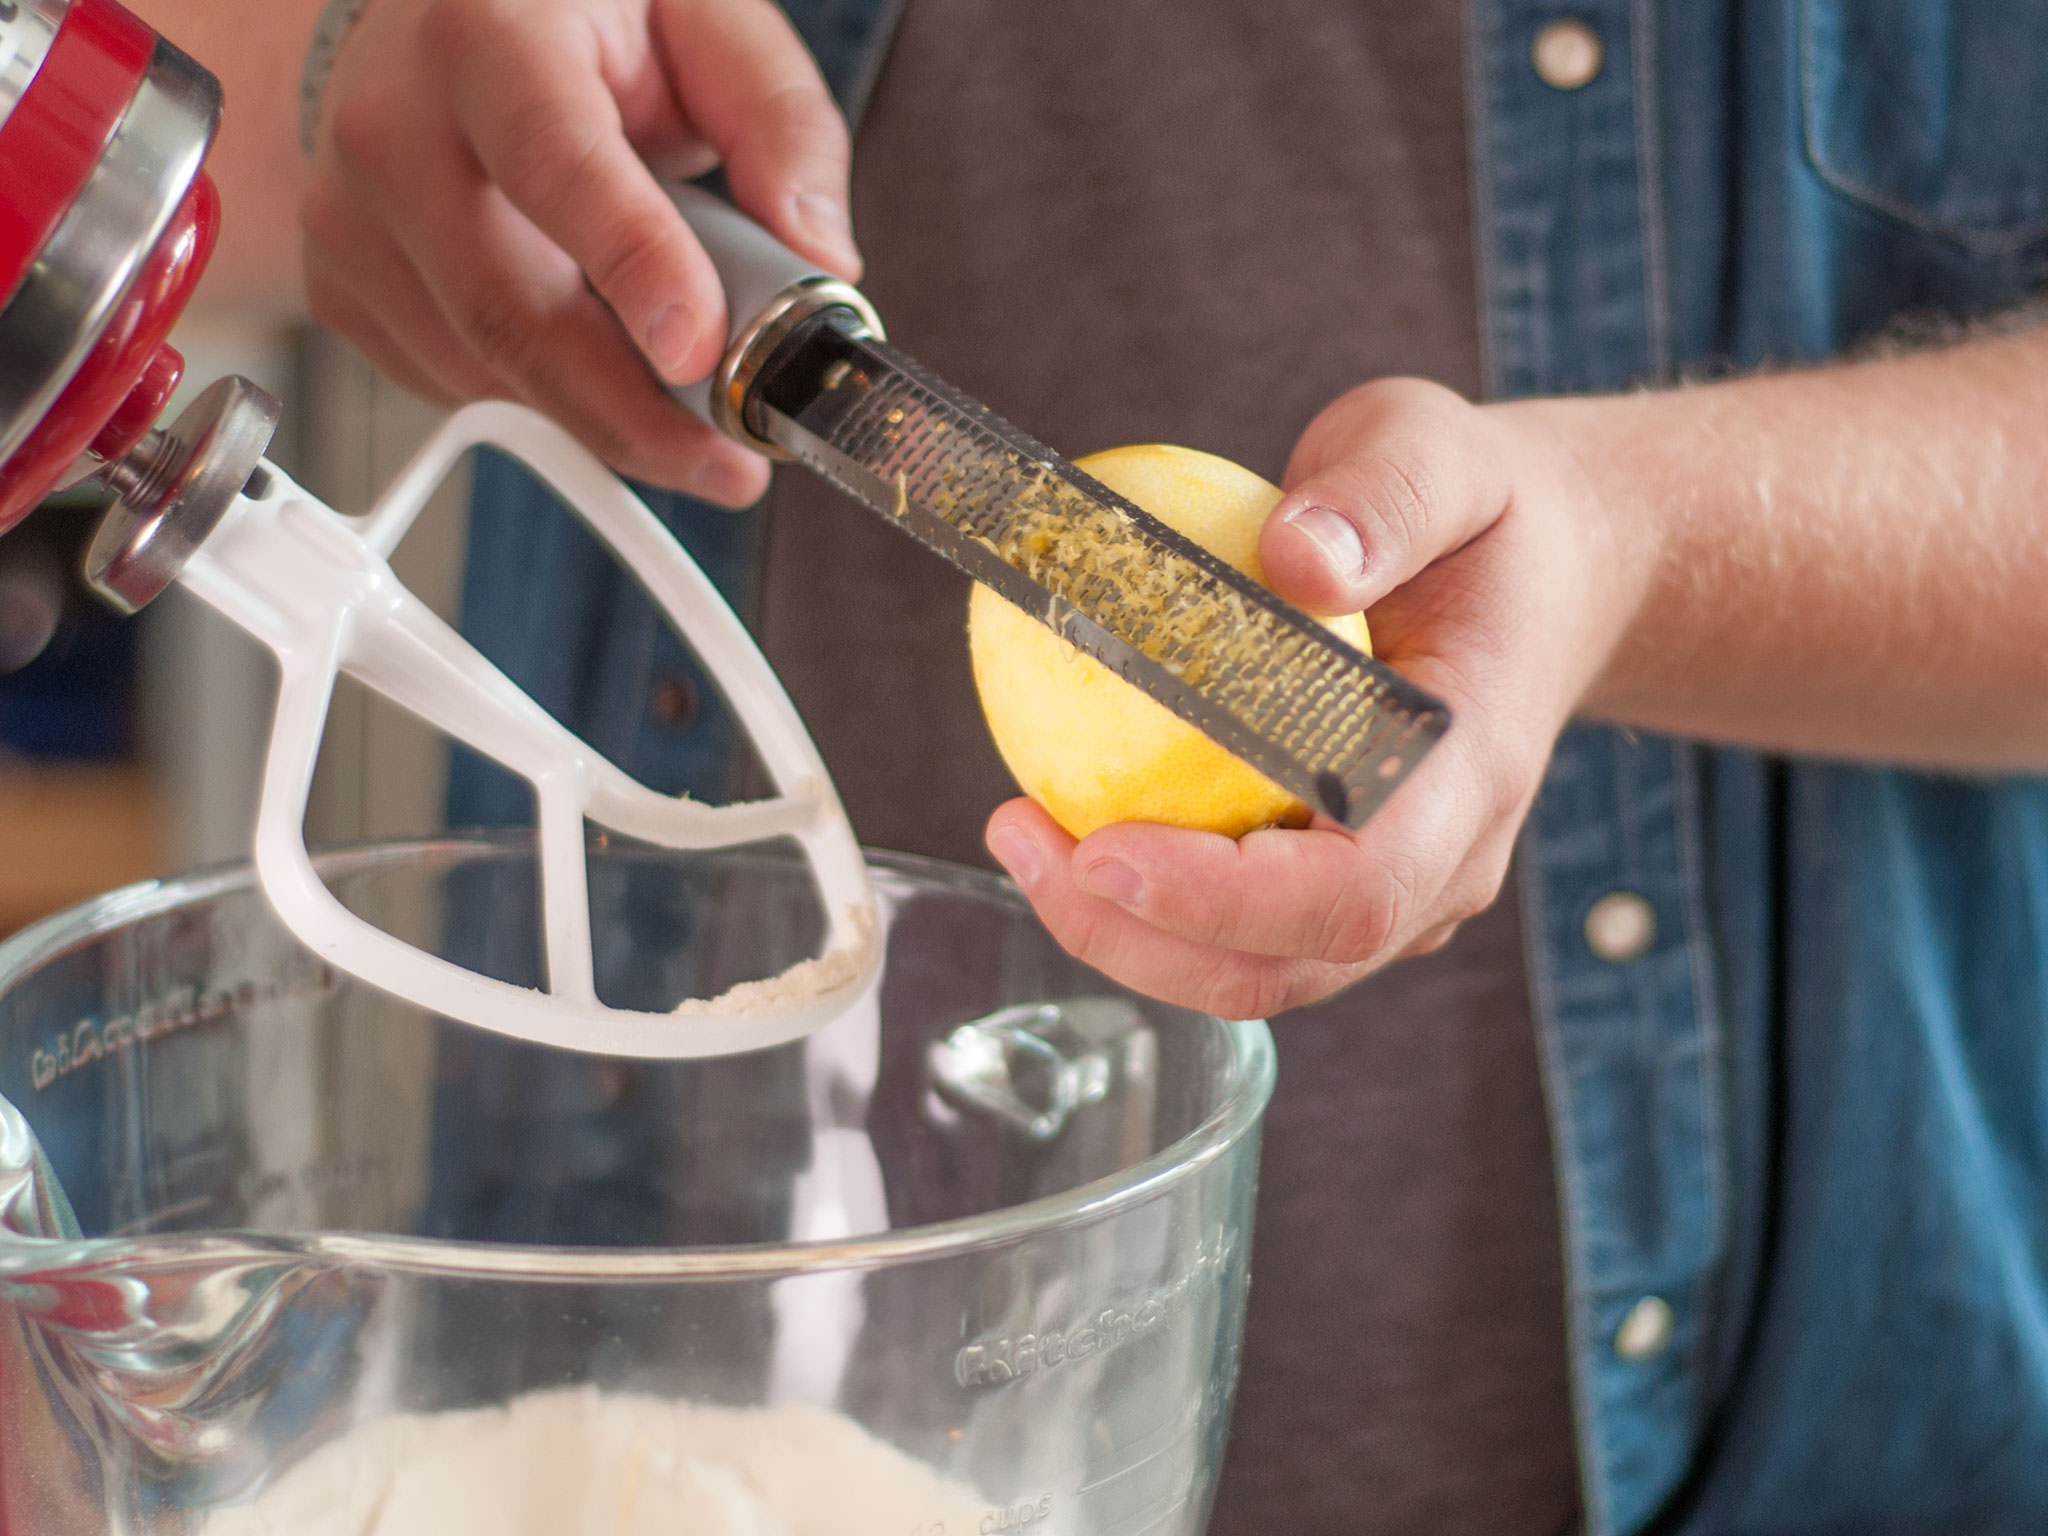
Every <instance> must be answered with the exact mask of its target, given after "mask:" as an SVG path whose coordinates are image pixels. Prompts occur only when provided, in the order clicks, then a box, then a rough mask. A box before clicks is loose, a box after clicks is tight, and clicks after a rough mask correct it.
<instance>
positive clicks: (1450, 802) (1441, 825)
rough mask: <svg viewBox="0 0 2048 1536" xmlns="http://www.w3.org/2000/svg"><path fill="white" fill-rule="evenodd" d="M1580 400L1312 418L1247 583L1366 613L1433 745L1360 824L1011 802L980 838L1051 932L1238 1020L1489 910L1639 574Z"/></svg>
mask: <svg viewBox="0 0 2048 1536" xmlns="http://www.w3.org/2000/svg"><path fill="white" fill-rule="evenodd" d="M1578 404H1580V403H1577V402H1570V403H1561V405H1560V407H1559V408H1558V409H1556V410H1552V409H1548V408H1546V406H1544V405H1531V406H1509V407H1493V408H1486V409H1481V408H1477V407H1474V406H1472V405H1469V404H1467V403H1466V402H1465V401H1463V400H1462V399H1460V398H1459V397H1458V396H1456V395H1454V394H1452V393H1451V392H1449V391H1448V390H1444V389H1441V388H1439V387H1437V386H1435V385H1430V384H1425V383H1420V382H1418V381H1414V380H1400V379H1396V380H1386V381H1382V382H1380V383H1376V384H1370V385H1367V386H1365V387H1363V388H1361V389H1357V390H1354V391H1352V392H1351V393H1350V394H1348V395H1346V396H1344V397H1343V398H1342V399H1340V400H1338V401H1337V402H1336V403H1335V404H1334V405H1332V406H1331V407H1330V408H1329V409H1327V410H1326V411H1324V412H1323V414H1322V415H1321V416H1320V417H1319V418H1317V420H1316V421H1315V422H1314V423H1313V424H1312V425H1311V426H1310V428H1309V430H1308V431H1307V433H1306V434H1305V435H1304V436H1303V437H1302V439H1301V442H1300V443H1299V444H1298V445H1297V447H1296V449H1295V452H1294V456H1293V460H1292V462H1291V463H1290V464H1289V466H1288V470H1287V475H1286V480H1285V484H1286V487H1287V495H1286V496H1285V497H1284V498H1283V499H1282V500H1281V502H1280V503H1279V505H1278V506H1276V507H1275V508H1274V510H1273V514H1272V516H1271V518H1270V519H1269V520H1268V522H1267V524H1266V527H1265V530H1264V533H1263V535H1262V537H1261V540H1260V546H1259V554H1260V559H1261V561H1262V562H1263V564H1264V566H1265V569H1266V576H1267V579H1268V581H1269V582H1270V583H1271V584H1272V586H1273V589H1274V590H1275V591H1276V592H1278V593H1280V594H1281V595H1282V596H1284V597H1286V598H1288V599H1289V600H1291V601H1293V602H1295V603H1297V604H1299V605H1300V606H1302V607H1304V608H1306V609H1308V610H1310V611H1311V612H1317V613H1341V612H1349V611H1352V610H1355V609H1358V608H1361V607H1363V608H1367V609H1368V610H1369V617H1370V621H1371V625H1372V636H1373V648H1374V650H1375V652H1376V653H1377V654H1378V655H1379V656H1380V657H1381V658H1382V659H1383V660H1385V661H1386V662H1388V663H1389V664H1390V665H1392V666H1393V667H1394V668H1395V669H1396V670H1398V671H1400V672H1402V673H1403V674H1405V675H1406V676H1408V677H1410V678H1412V679H1413V680H1414V681H1415V682H1417V683H1419V684H1420V685H1422V686H1423V687H1424V688H1427V689H1429V690H1430V691H1431V692H1433V693H1435V694H1436V695H1438V696H1439V697H1440V698H1442V699H1444V700H1445V701H1446V702H1447V703H1448V704H1449V705H1450V707H1451V711H1452V714H1453V717H1454V718H1453V724H1452V726H1451V729H1450V731H1449V732H1448V734H1447V735H1446V736H1445V737H1444V739H1443V740H1442V741H1441V742H1440V743H1439V744H1438V746H1437V747H1436V749H1435V750H1434V751H1433V752H1432V753H1431V754H1430V755H1429V756H1428V757H1427V758H1426V759H1425V760H1424V761H1423V763H1422V765H1421V766H1420V767H1419V768H1418V769H1417V770H1416V771H1415V773H1414V774H1413V775H1412V776H1411V777H1410V779H1409V780H1408V781H1407V782H1406V783H1404V784H1403V785H1402V786H1401V787H1400V788H1399V789H1398V790H1396V791H1395V793H1394V795H1393V796H1392V798H1391V799H1390V800H1389V801H1388V802H1387V804H1386V805H1385V806H1383V807H1382V808H1381V809H1380V810H1379V812H1378V813H1377V814H1376V815H1375V816H1374V817H1373V818H1372V820H1371V821H1369V822H1368V823H1367V824H1366V826H1365V827H1364V828H1362V829H1361V830H1359V831H1357V832H1347V831H1345V830H1344V829H1343V828H1342V827H1341V826H1339V825H1338V824H1336V823H1335V822H1331V821H1328V820H1325V819H1322V818H1318V820H1317V821H1316V822H1315V823H1314V824H1313V825H1312V826H1310V827H1309V828H1307V829H1305V830H1299V831H1288V830H1281V829H1274V830H1270V831H1261V832H1253V833H1251V834H1250V835H1248V836H1246V837H1244V838H1242V839H1240V840H1237V841H1232V840H1231V839H1229V838H1225V837H1220V836H1217V835H1215V834H1213V833H1205V832H1194V831H1188V830H1185V829H1182V828H1174V827H1163V826H1157V825H1149V824H1144V823H1138V822H1122V823H1118V824H1116V825H1114V826H1109V827H1105V828H1103V829H1101V830H1100V831H1097V832H1095V833H1093V834H1091V835H1090V836H1089V837H1087V838H1085V839H1083V840H1082V841H1080V842H1079V843H1076V842H1075V840H1074V839H1073V838H1071V837H1069V836H1068V835H1067V834H1066V833H1065V832H1063V831H1061V830H1060V828H1059V827H1058V826H1057V825H1056V824H1055V823H1054V822H1053V820H1052V818H1051V817H1049V816H1048V815H1046V813H1045V812H1044V811H1043V810H1041V809H1040V808H1039V807H1038V806H1036V805H1035V804H1033V803H1032V802H1030V801H1028V800H1013V801H1011V802H1009V803H1008V804H1006V805H1004V806H1002V807H1001V808H1000V809H998V810H997V811H996V813H995V815H994V816H993V817H992V818H991V820H990V822H989V828H988V844H989V849H990V851H991V852H992V853H993V854H994V855H995V856H996V858H997V859H998V861H1000V862H1001V863H1002V864H1003V866H1004V867H1005V868H1006V869H1008V870H1009V871H1010V873H1011V875H1012V876H1013V877H1014V878H1015V879H1016V880H1017V882H1018V884H1019V885H1020V886H1022V888H1023V889H1024V891H1025V892H1026V894H1027V895H1028V896H1029V897H1030V899H1031V902H1032V905H1033V906H1034V907H1035V908H1036V909H1037V911H1038V914H1039V916H1040V917H1041V918H1042V919H1043V920H1044V922H1045V924H1046V926H1047V927H1048V928H1049V929H1050V930H1051V931H1052V933H1053V935H1054V937H1056V938H1057V939H1058V940H1059V941H1060V942H1061V943H1062V944H1063V945H1064V946H1065V947H1066V948H1067V949H1068V950H1070V951H1071V952H1072V953H1073V954H1075V955H1077V956H1078V957H1080V958H1081V959H1083V960H1085V961H1087V962H1088V963H1089V964H1091V965H1093V966H1095V967H1096V968H1097V969H1099V970H1101V971H1104V972H1106V973H1107V974H1108V975H1110V976H1111V977H1114V978H1115V979H1116V980H1118V981H1121V982H1123V983H1125V984H1127V985H1129V986H1131V987H1134V988H1136V989H1137V990H1139V991H1141V992H1145V993H1148V994H1150V995H1152V996H1155V997H1159V998H1163V999H1165V1000H1167V1001H1170V1002H1176V1003H1182V1004H1185V1005H1187V1006H1190V1007H1194V1008H1200V1009H1203V1010H1206V1011H1209V1012H1213V1013H1218V1014H1221V1015H1224V1016H1226V1017H1232V1018H1251V1017H1260V1016H1265V1015H1270V1014H1273V1013H1276V1012H1279V1011H1280V1010H1282V1009H1285V1008H1290V1007H1295V1006H1298V1005H1300V1004H1303V1003H1309V1002H1314V1001H1316V1000H1318V999H1320V998H1323V997H1326V996H1328V995H1329V994H1331V993H1333V992H1335V991H1337V990H1339V989H1340V988H1342V987H1344V986H1346V985H1347V984H1349V983H1350V982H1352V981H1354V980H1356V979H1357V978H1358V977H1360V976H1362V975H1364V974H1365V973H1366V972H1368V971H1370V970H1372V969H1374V968H1376V967H1378V966H1380V965H1383V964H1385V963H1386V962H1388V961H1390V960H1394V959H1397V958H1399V957H1401V956H1404V955H1409V954H1415V953H1419V952H1421V951H1425V950H1429V949H1432V948H1435V947H1436V946H1438V945H1440V944H1442V943H1443V942H1444V941H1445V940H1446V939H1448V938H1449V937H1450V935H1451V932H1452V930H1453V929H1455V928H1456V927H1457V925H1458V924H1459V923H1460V922H1461V921H1462V920H1464V919H1465V918H1468V917H1471V916H1473V915H1474V914H1476V913H1478V912H1480V911H1482V910H1483V909H1484V908H1485V907H1487V906H1488V905H1489V904H1490V903H1491V902H1492V901H1493V899H1494V897H1495V896H1496V895H1497V894H1498V893H1499V890H1500V884H1501V880H1502V878H1503V876H1504V875H1505V873H1506V871H1507V867H1508V861H1509V857H1510V854H1511V853H1512V851H1513V846H1514V840H1515V834H1516V831H1517V830H1518V829H1519V828H1520V826H1521V824H1522V821H1523V819H1524V818H1525V817H1526V816H1527V814H1528V811H1529V807H1530V805H1531V803H1532V802H1533V800H1534V798H1535V794H1536V790H1537V787H1538V784H1539V783H1540V781H1541V778H1542V774H1543V769H1544V765H1545V763H1546V762H1547V761H1548V758H1549V754H1550V751H1551V748H1552V746H1553V744H1554V743H1555V741H1556V738H1557V735H1558V733H1559V731H1560V730H1561V729H1562V728H1563V726H1564V723H1565V721H1566V719H1567V718H1568V717H1569V716H1570V714H1571V712H1572V710H1573V708H1574V707H1575V705H1576V704H1577V703H1578V701H1579V699H1580V698H1581V696H1582V695H1583V694H1584V693H1585V691H1586V689H1587V688H1588V687H1589V685H1590V684H1591V683H1592V682H1593V680H1594V679H1595V677H1596V676H1597V675H1598V673H1599V671H1600V669H1601V668H1602V666H1603V665H1604V664H1605V661H1606V658H1607V656H1608V655H1609V654H1610V653H1611V651H1612V650H1613V648H1614V646H1615V643H1616V641H1617V639H1618V638H1619V637H1620V635H1621V633H1622V631H1623V629H1624V628H1625V626H1626V624H1627V623H1628V621H1629V618H1630V614H1631V610H1632V606H1633V604H1634V603H1636V602H1637V601H1639V600H1640V593H1641V592H1642V590H1643V589H1644V585H1645V583H1644V579H1643V577H1642V575H1641V574H1640V573H1642V572H1643V571H1644V570H1645V569H1646V568H1647V561H1646V560H1645V558H1644V557H1643V553H1642V551H1641V550H1640V549H1639V548H1638V547H1637V544H1638V541H1636V540H1634V539H1633V538H1632V537H1631V536H1628V535H1626V534H1621V535H1617V533H1616V532H1615V531H1614V530H1612V529H1610V528H1609V527H1608V526H1606V525H1605V524H1604V523H1603V522H1602V521H1600V520H1599V517H1598V515H1597V512H1596V510H1595V504H1594V502H1593V500H1592V498H1591V496H1590V494H1589V484H1590V482H1589V477H1588V476H1586V475H1585V474H1584V473H1583V471H1582V470H1581V468H1580V466H1579V465H1578V463H1577V462H1576V460H1575V459H1574V458H1573V456H1572V454H1571V452H1570V449H1569V431H1568V429H1567V430H1560V423H1569V421H1570V420H1571V419H1572V415H1571V412H1572V408H1573V406H1575V405H1578Z"/></svg>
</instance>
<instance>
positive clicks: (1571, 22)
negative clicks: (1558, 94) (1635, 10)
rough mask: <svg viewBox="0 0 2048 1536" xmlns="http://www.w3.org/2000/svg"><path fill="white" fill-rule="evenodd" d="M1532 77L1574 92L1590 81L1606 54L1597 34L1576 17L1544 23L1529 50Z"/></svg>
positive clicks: (1557, 87) (1562, 89) (1597, 71)
mask: <svg viewBox="0 0 2048 1536" xmlns="http://www.w3.org/2000/svg"><path fill="white" fill-rule="evenodd" d="M1529 56H1530V58H1531V59H1532V60H1533V61H1534V63H1535V65H1536V76H1537V78H1538V79H1540V80H1541V81H1542V82H1543V83H1544V84H1545V85H1548V86H1552V87H1555V88H1556V89H1557V90H1560V91H1576V90H1577V89H1578V88H1579V87H1580V86H1582V85H1589V84H1591V83H1592V80H1593V77H1594V76H1595V75H1597V74H1599V73H1600V65H1601V63H1602V62H1603V61H1604V60H1605V59H1606V57H1607V50H1606V48H1605V47H1604V46H1603V45H1602V44H1601V41H1600V34H1599V33H1598V32H1595V31H1594V30H1593V29H1592V28H1591V27H1590V26H1588V25H1587V24H1586V23H1585V22H1583V21H1580V20H1579V19H1578V18H1577V17H1576V16H1567V17H1563V18H1561V19H1559V20H1557V21H1551V22H1546V23H1544V25H1543V27H1542V28H1541V29H1540V30H1539V31H1538V32H1537V34H1536V44H1535V46H1534V47H1533V48H1531V49H1530V50H1529Z"/></svg>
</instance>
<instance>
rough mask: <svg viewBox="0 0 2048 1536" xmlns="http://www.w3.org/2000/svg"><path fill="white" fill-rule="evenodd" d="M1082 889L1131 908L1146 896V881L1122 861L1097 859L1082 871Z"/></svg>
mask: <svg viewBox="0 0 2048 1536" xmlns="http://www.w3.org/2000/svg"><path fill="white" fill-rule="evenodd" d="M1080 884H1081V889H1082V890H1084V891H1086V892H1087V893H1088V894H1089V895H1091V896H1101V897H1103V898H1105V899H1107V900H1109V901H1116V902H1121V903H1123V904H1124V905H1125V906H1129V905H1130V904H1131V903H1132V902H1134V901H1136V900H1137V899H1138V898H1139V897H1140V896H1142V895H1144V894H1145V881H1144V879H1143V878H1142V877H1141V876H1140V875H1139V874H1138V872H1137V871H1136V870H1135V869H1133V868H1131V866H1130V865H1128V864H1126V863H1124V861H1123V860H1121V859H1097V860H1096V861H1095V862H1094V863H1093V864H1090V865H1089V866H1088V867H1087V868H1086V869H1084V870H1082V871H1081V881H1080Z"/></svg>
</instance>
